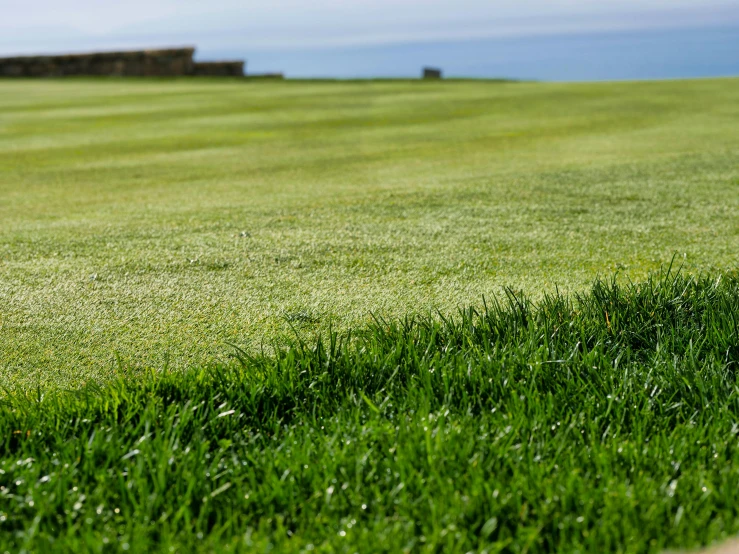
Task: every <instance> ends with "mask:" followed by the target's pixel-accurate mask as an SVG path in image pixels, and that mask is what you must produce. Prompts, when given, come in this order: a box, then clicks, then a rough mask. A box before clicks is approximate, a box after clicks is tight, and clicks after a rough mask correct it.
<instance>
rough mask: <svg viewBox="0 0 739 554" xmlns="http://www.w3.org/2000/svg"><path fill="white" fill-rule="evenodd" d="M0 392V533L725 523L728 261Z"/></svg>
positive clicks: (737, 472)
mask: <svg viewBox="0 0 739 554" xmlns="http://www.w3.org/2000/svg"><path fill="white" fill-rule="evenodd" d="M235 357H236V358H235V360H234V363H233V364H223V365H221V366H217V367H210V368H207V369H203V370H202V371H190V372H184V373H183V372H166V371H163V372H159V373H156V372H155V373H152V374H150V375H149V376H147V377H145V378H140V379H137V380H130V379H129V380H121V381H119V382H114V383H112V384H110V385H106V386H104V387H102V388H100V387H98V386H93V385H90V386H88V387H87V388H85V389H83V390H79V391H74V392H60V391H45V390H44V389H43V388H39V389H38V390H37V391H36V392H35V393H30V392H28V393H26V395H25V396H21V395H19V394H18V393H14V394H9V395H7V396H6V397H5V398H4V399H3V402H2V405H1V406H0V437H2V442H1V443H0V551H4V550H7V551H12V552H19V551H25V552H36V551H44V550H53V551H75V552H80V551H95V552H112V551H119V550H129V551H132V552H153V551H164V552H167V551H179V552H190V551H211V552H227V551H269V550H271V551H274V552H291V551H295V552H297V551H310V550H313V551H320V552H382V551H386V552H399V551H402V550H405V551H411V552H441V551H445V552H468V551H473V552H552V551H557V552H576V551H579V552H611V551H619V552H649V551H651V552H654V551H658V550H660V549H662V548H664V547H692V546H696V545H701V544H707V543H710V542H712V541H715V540H719V539H721V538H723V537H726V536H728V535H730V534H732V533H735V532H737V531H739V448H738V447H739V387H738V386H737V375H736V372H737V362H739V279H738V278H737V277H736V276H734V275H723V276H720V277H709V276H702V277H689V276H686V275H682V274H680V273H674V272H670V271H667V272H664V273H662V274H660V275H658V276H654V277H653V278H651V279H649V280H647V281H645V282H642V283H638V284H626V285H622V284H619V283H617V282H616V281H615V280H613V281H598V282H596V283H595V284H594V286H593V287H592V289H591V290H590V291H589V292H588V293H586V294H583V295H579V296H565V295H550V296H547V297H545V298H543V300H541V301H540V302H537V303H536V304H534V303H532V302H531V301H529V300H527V299H526V298H525V297H523V296H521V295H519V294H518V293H516V292H514V291H512V290H509V291H508V292H507V295H506V296H505V297H504V298H502V299H501V301H488V302H487V304H486V307H485V309H484V310H482V311H477V310H474V309H468V310H464V311H460V312H459V313H458V315H457V316H456V317H453V318H442V317H441V316H438V317H428V318H413V319H410V318H409V319H405V320H392V321H383V320H378V321H376V322H375V323H374V324H372V325H370V326H368V327H366V328H363V329H361V330H355V331H354V332H351V333H350V332H347V333H341V334H337V333H333V334H331V336H330V338H329V339H327V340H323V341H321V340H319V341H317V342H312V343H310V344H308V343H306V342H303V341H301V340H300V338H296V340H295V341H294V343H293V344H292V345H291V346H290V347H289V348H286V349H281V350H279V351H278V352H277V354H270V355H266V354H259V353H257V354H255V353H245V352H241V351H239V350H238V349H236V350H235Z"/></svg>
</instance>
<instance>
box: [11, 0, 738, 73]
mask: <svg viewBox="0 0 739 554" xmlns="http://www.w3.org/2000/svg"><path fill="white" fill-rule="evenodd" d="M0 15H1V17H0V55H15V54H39V53H56V52H83V51H89V50H97V49H102V50H111V49H122V48H142V47H146V48H149V47H159V46H175V45H196V46H197V47H198V54H197V55H198V57H199V58H200V59H215V58H218V57H223V56H244V57H249V58H250V59H253V60H254V61H255V62H256V63H257V65H258V66H259V65H260V64H263V61H264V60H270V62H269V63H273V64H276V65H288V66H290V64H291V63H292V62H291V61H290V60H295V63H296V64H297V63H298V61H297V60H299V59H300V55H301V53H306V52H312V51H315V52H323V53H324V54H325V53H327V52H328V53H330V54H331V56H334V58H335V57H336V56H341V55H342V53H348V54H351V55H354V56H355V57H356V56H359V55H365V54H366V53H367V52H374V54H372V55H374V56H380V55H385V56H391V57H392V56H394V54H392V53H390V52H389V51H387V47H388V46H389V45H394V46H395V47H398V48H405V49H406V50H407V48H408V47H411V48H412V47H413V46H414V45H416V46H417V47H418V48H421V47H422V45H424V44H440V43H442V44H443V43H450V44H458V43H460V42H470V41H472V42H474V41H481V40H482V41H496V40H498V41H501V40H504V41H508V43H509V44H513V43H515V42H516V41H520V40H522V39H524V38H527V37H529V38H532V39H536V38H537V37H560V38H561V39H562V40H560V43H562V44H565V43H566V41H567V39H568V37H575V36H594V37H599V36H605V35H608V34H620V35H621V36H627V35H628V33H642V34H644V33H654V34H655V36H658V35H659V34H660V33H661V34H662V35H664V36H667V35H665V33H667V34H669V33H670V32H674V31H675V30H680V29H690V30H691V31H692V32H694V31H696V30H698V31H701V30H702V31H704V32H706V33H709V32H711V31H712V30H713V29H723V30H724V32H725V30H726V29H727V28H729V29H737V33H739V0H506V1H502V0H258V1H256V0H240V1H239V0H125V1H119V0H33V1H30V0H0ZM660 36H661V35H660ZM706 36H708V35H706ZM730 38H731V37H729V39H730ZM711 40H714V41H715V37H714V39H711ZM562 41H565V42H562ZM558 44H559V43H558ZM723 44H724V47H726V48H728V47H729V46H731V47H733V43H731V44H729V43H726V42H725V43H723ZM582 47H583V45H582V44H580V45H578V48H582ZM584 47H585V48H587V45H585V46H584ZM664 47H666V46H664V45H663V46H660V48H664ZM406 50H404V51H406ZM362 52H365V54H362ZM381 52H385V54H380V53H381ZM255 53H256V58H255ZM324 54H322V55H324ZM366 55H369V54H366ZM728 55H729V56H730V54H728ZM280 56H282V57H280ZM319 57H320V56H319ZM370 57H371V56H370ZM737 57H739V55H738V56H737ZM326 59H327V60H328V58H326ZM260 60H261V61H260ZM282 60H284V62H283V61H282ZM729 61H730V60H729ZM301 63H302V62H301ZM326 63H329V61H327V62H326ZM331 63H333V62H331ZM324 65H325V64H324ZM303 66H304V63H303ZM303 66H297V65H296V67H303ZM265 67H266V65H265ZM322 67H323V66H320V64H319V66H318V67H316V69H315V71H319V72H320V71H321V70H323V71H326V72H328V73H330V72H331V68H332V67H333V66H330V65H326V66H325V68H323V69H322ZM276 69H281V68H276ZM376 71H378V72H381V73H382V72H383V71H384V72H385V73H387V74H395V73H397V71H398V70H397V64H395V65H393V64H391V63H390V62H389V61H388V63H387V64H385V66H382V64H381V67H378V68H377V69H376Z"/></svg>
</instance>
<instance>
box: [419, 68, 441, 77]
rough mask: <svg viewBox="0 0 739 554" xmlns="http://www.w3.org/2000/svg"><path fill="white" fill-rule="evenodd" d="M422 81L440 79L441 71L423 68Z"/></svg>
mask: <svg viewBox="0 0 739 554" xmlns="http://www.w3.org/2000/svg"><path fill="white" fill-rule="evenodd" d="M423 78H424V79H441V69H437V68H435V67H424V68H423Z"/></svg>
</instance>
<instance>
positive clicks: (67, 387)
mask: <svg viewBox="0 0 739 554" xmlns="http://www.w3.org/2000/svg"><path fill="white" fill-rule="evenodd" d="M0 222H2V225H1V226H0V383H2V386H3V387H4V392H3V393H2V397H1V398H0V552H3V551H8V552H36V551H60V552H85V551H92V552H117V551H125V550H128V551H131V552H156V551H162V552H198V551H202V552H252V551H259V552H267V551H272V552H309V551H318V552H400V551H407V552H476V553H482V552H487V553H493V552H516V553H532V552H555V551H556V552H582V553H586V552H587V553H590V552H611V551H613V552H659V551H661V550H662V549H664V548H691V547H696V546H701V545H706V544H710V543H712V542H714V541H718V540H722V539H724V538H726V537H729V536H732V535H734V534H736V533H739V497H738V496H737V495H738V491H739V442H738V441H739V382H738V381H737V364H738V363H739V338H738V337H739V280H738V279H739V277H738V274H737V265H738V264H737V262H739V254H737V252H739V80H738V79H721V80H700V81H682V82H679V81H675V82H644V83H600V84H577V85H573V84H545V83H500V82H474V81H471V82H373V83H356V82H355V83H352V82H347V83H337V82H333V83H331V82H283V83H269V82H263V83H249V82H240V81H228V80H222V81H215V80H214V81H208V80H173V81H166V80H161V81H154V80H152V81H146V80H141V81H136V80H89V81H85V80H68V81H54V80H50V81H35V82H31V81H7V82H0ZM673 262H674V263H673ZM671 264H672V265H671ZM678 266H679V267H680V268H681V269H679V270H678V269H677V268H678ZM668 267H670V269H669V270H668V269H667V268H668ZM598 276H603V280H598V281H597V280H596V277H598ZM632 281H633V282H632ZM593 283H595V284H593ZM483 296H484V297H485V300H483ZM460 307H461V308H460Z"/></svg>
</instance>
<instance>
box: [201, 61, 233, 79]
mask: <svg viewBox="0 0 739 554" xmlns="http://www.w3.org/2000/svg"><path fill="white" fill-rule="evenodd" d="M193 75H198V76H201V77H243V76H244V62H242V61H226V62H195V63H194V64H193Z"/></svg>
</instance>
